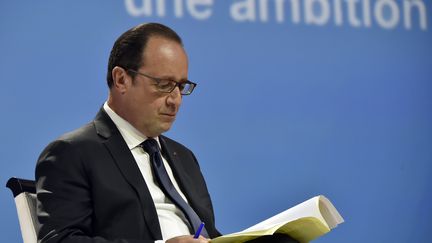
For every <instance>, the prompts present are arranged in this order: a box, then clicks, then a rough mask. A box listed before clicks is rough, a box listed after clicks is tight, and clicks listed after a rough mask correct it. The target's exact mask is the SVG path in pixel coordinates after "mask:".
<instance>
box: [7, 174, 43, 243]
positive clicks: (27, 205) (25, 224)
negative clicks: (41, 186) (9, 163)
mask: <svg viewBox="0 0 432 243" xmlns="http://www.w3.org/2000/svg"><path fill="white" fill-rule="evenodd" d="M6 187H8V188H9V189H11V191H12V193H13V196H14V198H15V206H16V208H17V212H18V220H19V224H20V228H21V235H22V237H23V241H24V243H36V242H37V232H38V229H39V223H38V220H37V215H36V187H35V182H34V181H31V180H25V179H19V178H15V177H12V178H10V179H9V180H8V182H7V183H6Z"/></svg>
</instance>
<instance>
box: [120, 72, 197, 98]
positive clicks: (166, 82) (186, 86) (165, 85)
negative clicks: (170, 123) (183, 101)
mask: <svg viewBox="0 0 432 243" xmlns="http://www.w3.org/2000/svg"><path fill="white" fill-rule="evenodd" d="M127 71H128V72H132V73H136V74H138V75H141V76H144V77H146V78H149V79H152V80H153V81H155V82H156V88H157V90H158V91H159V92H162V93H171V92H172V91H173V90H174V89H175V88H176V87H179V90H180V94H181V95H190V94H191V93H192V91H193V90H194V88H195V87H196V86H197V84H196V83H194V82H191V81H189V80H186V81H184V82H176V81H174V80H170V79H163V78H156V77H152V76H150V75H148V74H145V73H141V72H138V71H135V70H132V69H128V70H127Z"/></svg>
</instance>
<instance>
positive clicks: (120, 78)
mask: <svg viewBox="0 0 432 243" xmlns="http://www.w3.org/2000/svg"><path fill="white" fill-rule="evenodd" d="M111 75H112V77H113V87H112V88H113V89H116V90H118V91H119V92H120V93H121V94H124V93H125V92H126V91H127V90H128V88H129V86H130V85H131V84H132V77H130V76H129V75H128V73H127V71H126V70H124V69H123V68H122V67H119V66H115V67H114V68H113V70H112V72H111Z"/></svg>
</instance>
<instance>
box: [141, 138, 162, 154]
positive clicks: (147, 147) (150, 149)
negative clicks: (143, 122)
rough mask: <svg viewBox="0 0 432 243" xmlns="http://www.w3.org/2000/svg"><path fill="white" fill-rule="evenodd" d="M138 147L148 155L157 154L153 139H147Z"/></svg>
mask: <svg viewBox="0 0 432 243" xmlns="http://www.w3.org/2000/svg"><path fill="white" fill-rule="evenodd" d="M140 145H141V148H143V149H144V151H146V152H147V153H148V154H149V155H152V154H154V153H158V152H159V145H158V143H157V141H156V140H155V139H153V138H149V139H147V140H145V141H144V142H142V143H141V144H140Z"/></svg>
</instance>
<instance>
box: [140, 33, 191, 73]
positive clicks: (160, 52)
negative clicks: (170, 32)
mask: <svg viewBox="0 0 432 243" xmlns="http://www.w3.org/2000/svg"><path fill="white" fill-rule="evenodd" d="M142 61H143V64H144V65H143V66H146V65H147V64H149V65H150V64H151V63H153V62H157V63H159V64H162V63H165V62H172V61H178V62H184V61H186V62H187V54H186V51H185V50H184V48H183V46H182V45H181V44H180V43H178V42H176V41H174V40H170V39H167V38H164V37H160V36H152V37H150V38H149V40H148V41H147V44H146V46H145V48H144V50H143V53H142Z"/></svg>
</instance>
